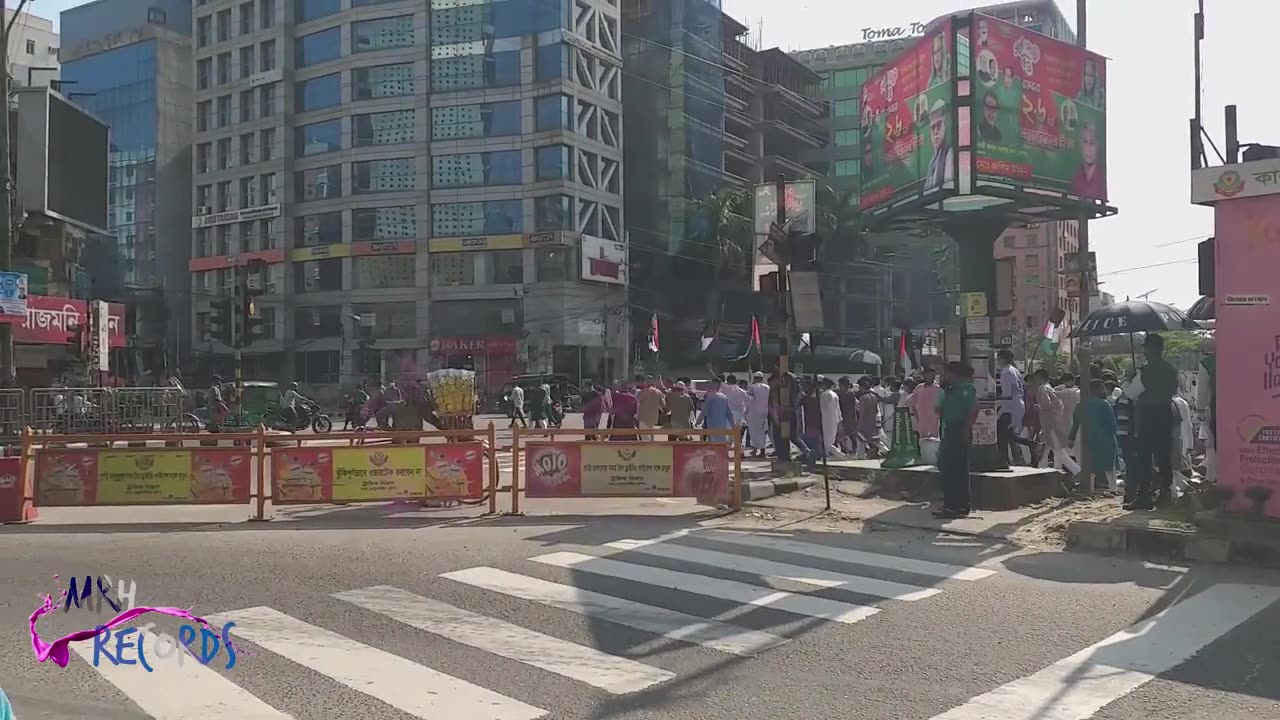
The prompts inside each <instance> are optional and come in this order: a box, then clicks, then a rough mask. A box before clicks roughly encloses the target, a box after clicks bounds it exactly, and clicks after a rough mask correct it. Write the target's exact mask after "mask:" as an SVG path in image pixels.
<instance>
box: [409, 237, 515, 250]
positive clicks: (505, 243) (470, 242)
mask: <svg viewBox="0 0 1280 720" xmlns="http://www.w3.org/2000/svg"><path fill="white" fill-rule="evenodd" d="M523 247H524V236H523V235H475V236H472V237H456V238H431V240H430V241H429V243H428V244H427V249H428V250H430V251H431V252H469V251H474V250H519V249H520V248H523Z"/></svg>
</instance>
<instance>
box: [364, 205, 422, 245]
mask: <svg viewBox="0 0 1280 720" xmlns="http://www.w3.org/2000/svg"><path fill="white" fill-rule="evenodd" d="M351 230H352V232H353V233H354V239H355V241H356V242H365V241H369V240H412V239H413V238H416V237H418V211H417V208H415V207H414V206H412V205H400V206H395V207H379V208H359V209H357V210H352V211H351Z"/></svg>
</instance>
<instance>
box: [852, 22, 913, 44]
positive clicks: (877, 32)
mask: <svg viewBox="0 0 1280 720" xmlns="http://www.w3.org/2000/svg"><path fill="white" fill-rule="evenodd" d="M924 30H925V24H924V23H922V22H913V23H908V24H906V25H898V26H896V27H883V28H869V27H865V28H862V39H863V40H864V41H871V40H896V39H897V38H909V37H915V36H916V35H923V34H924Z"/></svg>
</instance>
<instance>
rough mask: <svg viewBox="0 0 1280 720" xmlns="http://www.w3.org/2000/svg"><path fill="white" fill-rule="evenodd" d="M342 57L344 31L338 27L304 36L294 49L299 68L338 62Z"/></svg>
mask: <svg viewBox="0 0 1280 720" xmlns="http://www.w3.org/2000/svg"><path fill="white" fill-rule="evenodd" d="M341 56H342V29H341V28H336V27H332V28H329V29H328V30H321V31H320V32H316V33H311V34H310V35H303V36H302V37H300V38H298V44H297V45H296V46H295V48H294V64H295V65H297V66H298V67H306V66H308V65H315V64H316V63H322V62H327V61H329V60H336V59H338V58H339V57H341Z"/></svg>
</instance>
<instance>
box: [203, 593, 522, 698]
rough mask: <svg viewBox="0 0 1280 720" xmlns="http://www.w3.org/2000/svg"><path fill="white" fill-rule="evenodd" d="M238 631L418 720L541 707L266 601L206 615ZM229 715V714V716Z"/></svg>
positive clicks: (212, 620) (251, 640) (238, 635)
mask: <svg viewBox="0 0 1280 720" xmlns="http://www.w3.org/2000/svg"><path fill="white" fill-rule="evenodd" d="M208 620H209V622H211V623H214V624H216V625H221V624H224V623H229V622H234V623H235V627H234V628H232V630H231V633H232V634H233V635H235V636H236V637H239V638H242V639H244V640H247V641H249V642H251V643H254V644H255V645H259V646H261V647H263V648H266V649H267V650H270V651H271V652H273V653H275V654H277V655H282V656H284V657H286V658H288V659H289V660H292V661H293V662H295V663H297V664H299V665H302V666H303V667H306V668H308V669H311V670H314V671H316V672H318V673H320V674H321V675H324V676H325V677H328V678H330V679H331V680H334V681H336V682H338V683H340V684H342V685H345V686H347V687H348V688H351V689H352V690H355V691H357V692H360V693H362V694H365V695H370V696H372V697H375V698H377V699H379V700H381V701H382V702H384V703H386V704H388V705H391V706H392V707H394V708H396V709H397V710H400V711H402V712H405V713H408V714H410V715H413V716H414V717H417V718H421V719H422V720H438V719H439V718H467V720H536V718H540V717H543V716H544V715H546V711H545V710H541V709H539V708H536V707H533V706H532V705H526V704H524V703H522V702H520V701H519V700H514V699H512V698H509V697H506V696H505V695H500V694H498V693H496V692H493V691H492V690H486V689H485V688H482V687H480V686H479V685H472V684H471V683H469V682H466V681H464V680H459V679H458V678H455V677H453V676H451V675H445V674H444V673H441V672H436V671H435V670H432V669H430V668H428V667H425V666H423V665H419V664H418V663H416V662H413V661H412V660H407V659H405V658H402V657H400V656H399V655H393V654H391V653H389V652H386V651H385V650H379V649H377V648H374V647H370V646H368V645H365V644H363V643H360V642H357V641H355V640H351V639H350V638H347V637H344V636H342V635H339V634H338V633H335V632H333V631H331V630H326V629H324V628H321V627H316V626H315V625H311V624H309V623H305V622H303V621H301V620H297V619H295V618H293V617H290V616H288V615H285V614H284V613H282V612H280V611H278V610H274V609H272V608H269V607H255V608H249V609H247V610H237V611H235V612H231V613H225V614H222V615H215V616H214V617H211V618H208ZM227 717H231V716H227Z"/></svg>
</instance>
